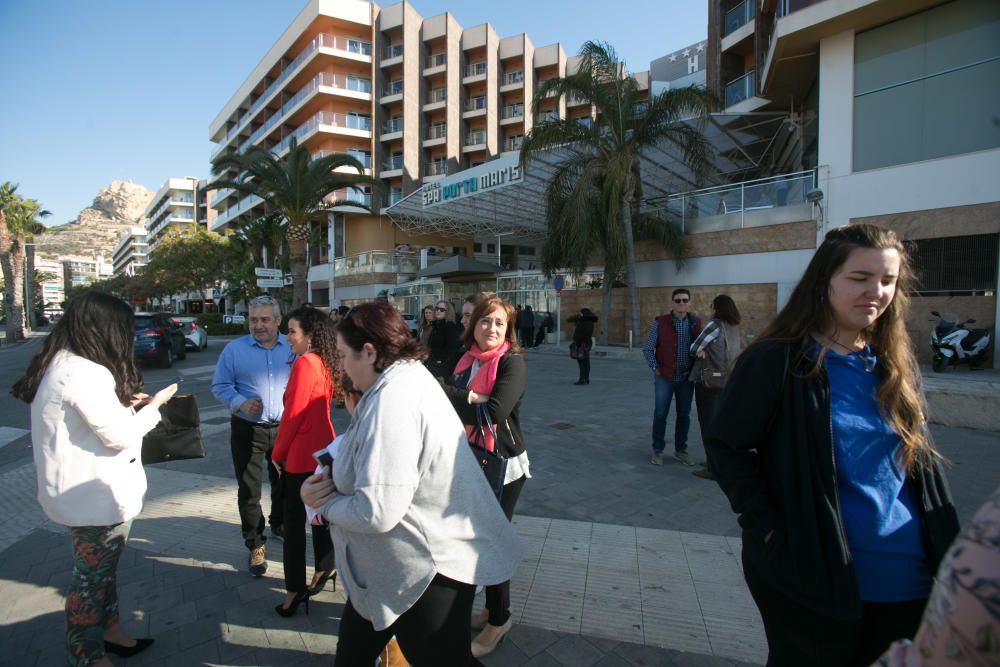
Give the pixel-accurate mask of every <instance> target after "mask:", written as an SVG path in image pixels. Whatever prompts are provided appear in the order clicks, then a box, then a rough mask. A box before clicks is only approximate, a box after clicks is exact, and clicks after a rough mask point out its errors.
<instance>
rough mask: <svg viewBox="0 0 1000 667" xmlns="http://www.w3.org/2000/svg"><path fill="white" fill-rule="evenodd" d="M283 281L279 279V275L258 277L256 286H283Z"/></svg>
mask: <svg viewBox="0 0 1000 667" xmlns="http://www.w3.org/2000/svg"><path fill="white" fill-rule="evenodd" d="M284 286H285V281H284V280H282V279H281V276H280V274H279V276H278V277H277V278H258V279H257V287H284Z"/></svg>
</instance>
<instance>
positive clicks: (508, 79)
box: [500, 70, 524, 86]
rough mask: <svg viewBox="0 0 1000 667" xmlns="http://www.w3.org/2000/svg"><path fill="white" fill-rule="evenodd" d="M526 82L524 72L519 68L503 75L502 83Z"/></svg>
mask: <svg viewBox="0 0 1000 667" xmlns="http://www.w3.org/2000/svg"><path fill="white" fill-rule="evenodd" d="M523 82H524V72H523V71H521V70H518V71H516V72H507V73H505V74H504V75H503V83H501V84H500V85H503V86H506V85H510V84H514V83H523Z"/></svg>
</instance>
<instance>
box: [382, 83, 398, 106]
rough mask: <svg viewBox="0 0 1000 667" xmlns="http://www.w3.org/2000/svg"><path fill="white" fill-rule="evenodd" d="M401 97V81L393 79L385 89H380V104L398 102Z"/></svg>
mask: <svg viewBox="0 0 1000 667" xmlns="http://www.w3.org/2000/svg"><path fill="white" fill-rule="evenodd" d="M402 99H403V81H402V80H398V81H393V82H392V83H390V84H389V85H388V86H386V87H385V89H383V90H382V95H381V97H380V98H379V103H380V104H392V103H393V102H399V101H401V100H402Z"/></svg>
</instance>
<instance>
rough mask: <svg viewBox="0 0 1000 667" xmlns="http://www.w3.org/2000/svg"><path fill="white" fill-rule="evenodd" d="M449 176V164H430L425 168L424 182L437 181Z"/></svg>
mask: <svg viewBox="0 0 1000 667" xmlns="http://www.w3.org/2000/svg"><path fill="white" fill-rule="evenodd" d="M447 175H448V163H447V162H428V163H427V166H426V167H424V180H437V179H439V178H441V177H442V176H447Z"/></svg>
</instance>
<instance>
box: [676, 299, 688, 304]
mask: <svg viewBox="0 0 1000 667" xmlns="http://www.w3.org/2000/svg"><path fill="white" fill-rule="evenodd" d="M690 300H691V299H674V303H687V302H688V301H690Z"/></svg>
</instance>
